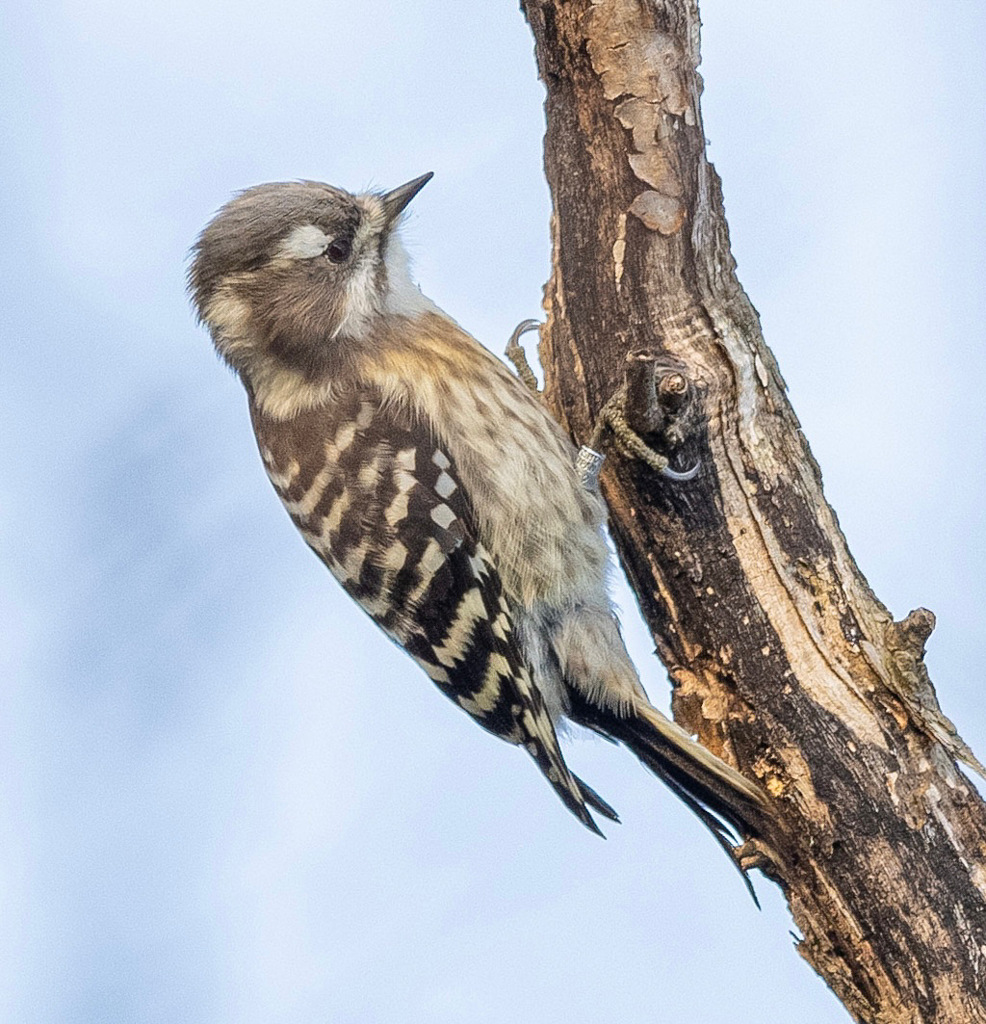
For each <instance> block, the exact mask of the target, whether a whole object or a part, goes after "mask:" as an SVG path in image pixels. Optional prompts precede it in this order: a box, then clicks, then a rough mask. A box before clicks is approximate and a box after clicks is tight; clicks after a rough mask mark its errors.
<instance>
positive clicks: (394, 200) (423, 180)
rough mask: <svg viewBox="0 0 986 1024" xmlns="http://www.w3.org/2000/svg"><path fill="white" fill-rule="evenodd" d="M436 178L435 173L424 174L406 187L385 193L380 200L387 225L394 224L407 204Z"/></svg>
mask: <svg viewBox="0 0 986 1024" xmlns="http://www.w3.org/2000/svg"><path fill="white" fill-rule="evenodd" d="M434 176H435V172H434V171H429V172H428V173H427V174H422V175H421V177H420V178H414V179H413V180H411V181H409V182H407V183H406V184H404V185H398V187H397V188H395V189H394V190H393V191H392V192H385V193H384V194H383V195H382V196H381V197H380V198H381V199H382V201H383V208H384V212H385V213H386V216H387V225H388V226H389V225H391V224H393V223H394V222H395V221H396V220H397V218H398V217H399V216H400V215H401V214H402V213H403V212H404V208H405V207H406V206H407V204H408V203H409V202H410V201H411V200H412V199H413V198H414V197H415V196H416V195H417V194H418V193H419V192H420V191H421V190H422V189H423V188H424V187H425V185H427V184H428V182H429V181H431V179H432V178H433V177H434Z"/></svg>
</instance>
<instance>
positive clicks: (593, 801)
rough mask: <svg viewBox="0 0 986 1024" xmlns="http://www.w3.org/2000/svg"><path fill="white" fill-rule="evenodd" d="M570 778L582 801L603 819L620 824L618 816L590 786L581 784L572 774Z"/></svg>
mask: <svg viewBox="0 0 986 1024" xmlns="http://www.w3.org/2000/svg"><path fill="white" fill-rule="evenodd" d="M572 778H573V779H575V784H576V785H577V786H578V787H579V789H580V790H581V791H582V799H583V800H584V801H585V802H586V803H587V804H588V805H589V806H590V807H591V808H592V809H593V810H594V811H598V812H599V813H600V814H601V815H602V816H603V817H604V818H609V820H610V821H615V822H616V823H617V825H618V824H619V823H620V816H619V815H618V814H617V813H616V811H614V810H613V808H612V807H610V805H609V804H608V803H606V801H605V800H604V799H603V798H602V797H601V796H600V795H599V794H598V793H597V792H596V791H595V790H594V789H593V788H592V786H590V785H588V784H587V783H585V782H583V781H582V780H581V779H580V778H579V777H578V776H577V775H576V774H575V773H574V772H573V773H572Z"/></svg>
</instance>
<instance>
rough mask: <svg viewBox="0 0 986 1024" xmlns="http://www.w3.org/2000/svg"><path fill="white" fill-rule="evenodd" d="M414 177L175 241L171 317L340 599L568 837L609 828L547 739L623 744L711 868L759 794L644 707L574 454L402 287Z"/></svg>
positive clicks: (473, 344)
mask: <svg viewBox="0 0 986 1024" xmlns="http://www.w3.org/2000/svg"><path fill="white" fill-rule="evenodd" d="M431 177H432V175H431V174H430V173H429V174H425V175H422V176H421V177H419V178H415V179H414V180H413V181H409V182H407V183H406V184H405V185H401V186H400V187H399V188H396V189H394V190H392V191H389V192H384V193H375V192H364V193H358V194H354V193H350V192H347V191H345V190H343V189H340V188H335V187H332V186H330V185H326V184H323V183H320V182H315V181H291V182H273V183H269V184H264V185H257V186H255V187H253V188H248V189H246V190H245V191H243V192H240V193H239V194H238V195H236V196H235V197H234V198H233V199H232V200H230V202H228V203H227V204H226V205H225V206H224V207H222V209H221V210H220V211H219V213H218V214H216V216H215V217H214V218H213V219H212V221H211V222H210V223H209V224H208V225H207V226H206V228H205V229H204V230H203V231H202V233H201V235H200V236H199V238H198V240H197V242H196V243H195V245H194V247H193V249H192V254H191V266H190V270H189V291H190V294H191V297H192V301H193V304H194V306H195V309H196V311H197V314H198V317H199V319H200V321H201V322H203V323H204V324H205V325H206V326H207V328H208V329H209V331H210V333H211V335H212V340H213V342H214V344H215V347H216V349H217V351H218V353H219V355H220V356H221V357H222V358H223V359H224V360H225V361H226V362H227V363H228V364H229V366H230V367H232V369H233V370H234V371H235V372H236V374H237V375H238V376H239V378H240V380H241V381H242V383H243V386H244V388H245V389H246V393H247V396H248V400H249V407H250V416H251V419H252V423H253V429H254V432H255V434H256V438H257V444H258V447H259V449H260V455H261V458H262V459H263V463H264V467H265V468H266V471H267V475H268V477H269V478H270V481H271V483H272V484H273V485H274V489H275V491H276V492H277V494H278V496H279V497H280V499H281V501H282V502H283V504H284V507H285V508H286V509H287V511H288V514H289V515H290V517H291V519H292V520H293V521H294V524H295V526H296V527H297V528H298V530H299V531H300V532H301V534H302V536H303V537H304V539H305V541H306V542H307V544H308V545H309V547H311V549H312V550H313V551H314V552H315V554H316V555H317V556H318V557H319V558H320V559H321V560H322V562H324V563H325V565H326V566H327V567H328V569H329V570H330V572H331V573H332V574H333V575H334V576H335V577H336V579H337V580H338V581H339V582H340V583H341V584H342V586H343V588H344V589H345V590H346V592H347V593H348V594H349V595H350V596H351V597H352V598H354V599H355V600H356V601H357V602H358V603H359V604H360V605H361V606H362V608H363V609H364V610H365V611H366V612H367V614H369V616H370V617H371V618H372V619H373V620H374V622H376V623H377V625H378V626H380V628H381V629H382V630H383V631H384V632H385V633H386V634H387V636H389V637H390V638H391V639H392V640H394V641H395V642H396V643H397V644H398V645H400V646H401V647H402V648H403V649H404V650H405V651H407V653H408V654H409V655H410V656H411V657H412V658H413V659H414V660H415V661H416V662H417V663H418V665H419V666H420V667H421V668H422V669H423V670H424V671H425V672H426V673H427V675H428V676H429V677H430V678H431V679H432V681H433V682H434V683H435V684H436V685H437V686H438V688H439V689H440V690H441V691H442V692H443V693H444V694H445V695H446V696H448V697H449V698H451V699H452V700H453V701H454V702H455V703H456V704H458V705H459V707H460V708H462V709H463V710H464V711H466V712H467V713H468V714H470V715H471V716H472V717H473V718H474V719H475V720H476V721H477V722H478V723H479V724H480V725H481V726H483V728H484V729H487V730H488V731H489V732H491V733H493V734H494V735H496V736H499V737H500V738H501V739H504V740H506V741H507V742H508V743H511V744H516V745H518V746H521V747H523V748H524V750H525V751H526V752H527V753H528V754H529V755H530V756H531V757H532V758H533V759H534V761H535V762H536V764H537V766H538V768H540V770H541V771H542V772H543V773H544V775H545V776H546V778H547V779H548V781H549V782H550V783H551V785H552V786H553V787H554V789H555V791H556V793H557V794H558V796H559V797H560V798H561V800H562V802H563V803H564V804H565V806H566V807H567V808H568V809H569V810H570V811H572V812H573V813H574V814H575V816H576V817H577V818H578V819H579V820H580V821H581V822H582V823H583V824H584V825H585V826H586V827H587V828H589V829H592V830H593V831H595V832H599V828H598V826H597V824H596V822H595V820H594V818H593V813H592V812H596V813H597V814H599V815H602V816H603V817H605V818H609V819H612V820H614V821H618V820H619V819H618V817H617V814H616V812H615V811H614V810H613V808H612V807H610V805H609V804H608V803H607V802H606V801H605V800H603V799H602V797H600V796H599V795H598V794H597V793H596V792H595V791H594V790H593V789H592V788H591V787H590V786H588V785H587V784H586V783H585V782H583V781H582V780H581V779H579V778H578V777H577V776H576V775H574V774H573V773H572V771H571V770H570V769H569V768H568V766H567V764H566V763H565V759H564V757H563V756H562V753H561V750H560V748H559V744H558V739H557V734H556V729H557V728H558V727H559V726H560V724H561V723H562V722H563V721H564V720H566V719H567V720H571V721H573V722H575V723H577V724H579V725H582V726H586V727H588V728H589V729H592V730H594V731H596V732H598V733H601V734H602V735H603V736H606V737H608V738H610V739H612V740H615V741H617V742H619V743H622V744H624V745H625V746H626V747H628V748H629V749H630V750H631V751H632V752H633V753H634V754H636V755H637V757H638V758H639V759H640V760H641V761H642V762H643V763H644V764H645V765H646V766H647V767H648V768H650V769H651V770H652V771H653V772H654V773H655V774H656V775H658V776H659V777H660V778H661V779H662V780H663V781H664V782H665V783H666V784H667V785H668V786H670V788H671V789H672V790H673V791H674V792H675V793H676V794H677V795H678V796H679V797H681V798H682V799H683V800H684V801H685V803H686V804H688V806H689V807H690V808H691V809H692V810H693V811H695V813H696V814H698V816H699V817H700V818H701V820H702V821H703V822H704V823H705V824H706V825H707V826H708V827H709V828H710V829H711V830H712V832H713V834H714V835H715V836H716V838H717V840H718V841H719V842H720V844H721V845H723V846H724V847H725V848H726V849H727V850H732V843H731V842H730V839H731V838H733V837H734V836H735V837H738V836H742V835H755V834H756V832H757V828H756V822H757V821H758V820H762V819H761V816H762V815H763V814H764V812H765V797H764V795H763V793H762V791H761V790H760V788H759V787H758V786H756V785H755V784H754V783H752V782H750V781H749V780H747V779H746V778H744V777H743V776H742V775H741V774H739V772H737V771H735V770H734V769H733V768H731V767H730V766H729V765H727V764H726V763H725V762H723V761H722V760H720V759H719V758H718V757H715V756H714V755H713V754H711V753H710V752H709V751H707V750H706V749H705V748H704V747H702V746H701V745H700V744H698V743H696V742H695V741H694V740H693V739H692V738H691V737H690V736H689V735H688V734H687V733H686V732H685V731H684V730H683V729H681V728H680V727H679V726H678V725H676V724H675V723H674V722H672V721H671V720H669V719H668V718H666V717H665V716H664V715H662V714H661V713H660V712H659V711H658V710H657V709H656V708H654V707H653V706H652V705H651V703H650V702H649V700H648V699H647V696H646V694H645V692H644V689H643V687H642V686H641V683H640V680H639V677H638V675H637V671H636V669H635V668H634V666H633V663H632V662H631V660H630V657H629V655H628V653H627V650H626V647H625V646H624V643H623V639H622V636H621V633H620V628H619V625H618V622H617V619H616V616H615V613H614V610H613V607H612V604H611V602H610V599H609V596H608V592H607V571H608V562H609V555H608V550H607V547H606V543H605V540H604V538H603V534H602V526H603V522H604V515H605V510H604V506H603V504H602V501H601V499H600V498H599V497H598V495H596V494H595V493H593V492H592V491H590V490H588V489H587V488H585V487H583V486H582V485H581V483H580V481H579V478H578V475H577V473H576V470H575V466H574V463H575V450H574V448H573V446H572V444H571V442H570V441H569V439H568V437H567V436H566V435H565V434H564V433H563V431H562V429H561V428H560V427H559V425H558V424H557V423H556V422H555V421H554V420H553V419H552V417H551V416H550V415H549V414H548V412H547V411H546V409H545V408H544V407H543V405H542V404H541V403H540V401H539V400H538V398H537V397H536V396H535V395H534V394H532V393H531V391H530V390H529V389H528V388H527V387H525V386H524V384H522V383H521V382H520V381H519V380H518V378H517V377H515V376H514V375H513V374H512V373H511V372H509V371H508V369H507V367H506V366H505V365H504V364H503V363H502V362H501V361H500V360H499V359H497V358H496V357H495V356H493V355H492V354H491V353H490V352H489V351H487V349H485V348H484V347H483V346H482V345H480V344H479V342H478V341H476V340H475V339H474V338H473V337H471V336H470V335H469V334H467V333H466V332H465V331H464V330H463V329H462V328H461V327H460V326H459V325H458V324H457V323H456V322H455V321H454V320H453V319H452V318H451V317H449V316H448V315H447V314H446V313H444V312H443V311H442V310H441V309H439V308H438V307H437V306H436V305H435V304H434V303H433V302H431V301H430V300H429V299H427V298H426V297H425V296H424V295H423V294H422V293H421V291H420V290H419V288H418V287H417V286H416V285H415V284H414V283H413V281H412V279H411V276H410V273H409V267H408V258H407V253H406V251H405V249H404V246H403V244H402V242H401V239H400V235H399V230H398V228H399V222H400V220H401V218H402V215H403V212H404V210H405V208H406V207H407V205H408V203H409V202H410V201H411V200H412V199H413V198H414V196H415V195H416V194H417V193H418V192H419V191H420V189H421V188H422V187H423V186H424V185H425V184H426V183H427V182H428V180H429V179H430V178H431ZM600 834H601V833H600Z"/></svg>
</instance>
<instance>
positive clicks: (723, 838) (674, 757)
mask: <svg viewBox="0 0 986 1024" xmlns="http://www.w3.org/2000/svg"><path fill="white" fill-rule="evenodd" d="M575 703H576V702H575V701H574V700H573V705H574V704H575ZM572 717H573V718H575V720H576V721H581V723H582V724H583V725H587V726H589V727H590V728H592V729H594V730H596V731H597V732H602V733H605V734H608V735H609V736H611V737H612V738H613V739H616V740H619V741H620V742H621V743H623V744H624V745H625V746H627V747H629V749H630V750H632V751H633V753H634V754H636V755H637V757H638V758H640V760H641V761H642V762H643V763H644V764H645V765H646V766H647V767H648V768H649V769H650V770H651V771H652V772H653V773H654V774H655V775H656V776H657V777H658V778H660V779H661V780H662V781H663V782H664V783H665V784H666V785H667V786H668V788H669V789H670V790H671V791H672V792H673V793H674V794H675V795H676V796H678V797H680V798H681V800H682V801H683V802H684V803H685V804H686V805H687V806H688V807H689V808H691V810H692V811H694V812H695V815H696V816H697V817H698V819H699V820H700V821H701V822H702V824H703V825H705V827H706V828H707V829H708V830H709V831H710V832H711V833H712V835H713V836H714V837H715V839H716V842H717V843H718V844H719V845H720V846H721V847H722V848H723V849H724V850H725V851H726V853H727V854H728V855H729V859H730V860H731V861H732V862H733V864H734V865H735V866H736V868H737V870H738V871H739V872H740V874H741V875H742V876H743V881H744V883H745V884H746V887H747V889H748V890H749V892H750V895H751V896H752V897H753V901H754V903H756V904H757V906H758V907H759V906H760V902H759V901H758V900H757V896H756V893H755V892H754V891H753V886H752V885H751V883H750V880H749V878H748V877H747V876H746V873H745V872H744V871H743V869H742V868H741V867H740V865H739V864H738V863H737V861H736V858H735V856H734V852H733V848H734V846H735V845H736V843H737V842H738V841H739V840H740V839H741V837H743V836H756V835H758V834H759V833H760V828H759V827H758V824H757V823H758V822H759V821H762V820H763V819H764V817H765V816H766V813H767V810H766V808H767V798H766V796H765V795H764V794H763V792H762V791H761V790H760V788H759V787H758V786H756V785H754V784H753V783H752V782H750V781H749V779H746V778H744V777H743V776H742V775H740V774H739V772H737V771H736V770H735V769H733V768H731V767H730V766H729V765H727V764H726V763H725V762H724V761H722V760H720V759H719V758H718V757H716V756H715V755H714V754H712V753H711V752H710V751H708V750H706V749H705V747H703V746H701V744H699V743H696V742H695V740H693V739H692V738H691V737H690V736H689V735H688V733H686V732H685V730H684V729H682V728H681V727H680V726H679V725H677V724H675V723H674V722H672V721H671V720H670V719H668V718H665V716H664V715H662V714H661V713H660V712H659V711H657V710H656V709H654V708H651V707H649V706H643V707H638V708H634V709H632V710H631V711H630V712H629V713H628V714H627V715H626V716H625V717H623V716H620V715H618V714H617V713H616V712H613V711H609V710H608V709H604V708H598V707H594V706H592V705H589V704H588V703H584V704H582V706H581V707H578V708H577V709H576V708H575V707H573V711H572Z"/></svg>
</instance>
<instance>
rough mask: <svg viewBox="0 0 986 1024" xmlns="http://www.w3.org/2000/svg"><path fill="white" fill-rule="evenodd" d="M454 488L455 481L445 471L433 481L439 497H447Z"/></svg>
mask: <svg viewBox="0 0 986 1024" xmlns="http://www.w3.org/2000/svg"><path fill="white" fill-rule="evenodd" d="M454 490H455V481H454V480H453V479H452V478H451V477H450V476H449V475H448V473H446V472H444V471H443V472H442V473H441V474H439V477H438V479H437V480H436V481H435V491H436V493H437V494H438V496H439V497H440V498H447V497H448V496H449V495H450V494H451V493H452V492H453V491H454Z"/></svg>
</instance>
